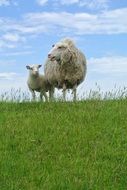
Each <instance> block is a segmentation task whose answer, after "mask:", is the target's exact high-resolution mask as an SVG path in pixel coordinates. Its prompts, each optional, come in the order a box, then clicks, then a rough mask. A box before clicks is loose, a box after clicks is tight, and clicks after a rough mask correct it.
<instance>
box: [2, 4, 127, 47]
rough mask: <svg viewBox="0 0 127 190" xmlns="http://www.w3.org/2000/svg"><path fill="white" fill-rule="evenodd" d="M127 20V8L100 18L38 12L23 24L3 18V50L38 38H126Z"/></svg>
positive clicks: (23, 20)
mask: <svg viewBox="0 0 127 190" xmlns="http://www.w3.org/2000/svg"><path fill="white" fill-rule="evenodd" d="M126 18H127V8H121V9H116V10H111V11H104V12H102V13H97V14H90V13H85V12H80V13H70V12H39V13H28V14H25V15H23V17H22V18H21V19H20V20H12V19H7V18H0V25H1V27H0V35H1V37H0V48H1V49H2V48H15V47H17V46H18V45H19V44H22V43H24V42H26V41H25V40H27V39H29V38H30V37H32V36H33V35H34V36H36V37H37V36H38V35H39V34H45V35H47V34H55V35H61V34H63V35H64V36H65V35H67V36H69V35H71V34H73V35H78V36H81V35H85V34H94V35H95V34H127V19H126ZM72 23H73V24H72Z"/></svg>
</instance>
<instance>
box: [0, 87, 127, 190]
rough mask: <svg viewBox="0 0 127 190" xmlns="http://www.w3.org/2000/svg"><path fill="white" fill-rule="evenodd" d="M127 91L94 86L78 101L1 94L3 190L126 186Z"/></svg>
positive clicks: (114, 188) (118, 189)
mask: <svg viewBox="0 0 127 190" xmlns="http://www.w3.org/2000/svg"><path fill="white" fill-rule="evenodd" d="M124 90H125V89H124ZM126 94H127V93H126V92H125V91H124V93H123V91H121V90H118V91H117V92H113V91H112V92H109V93H105V94H102V93H100V91H99V90H98V91H90V92H89V94H88V97H89V98H88V97H87V98H86V99H82V100H80V101H77V102H72V101H67V102H63V101H62V100H61V99H60V98H59V99H57V101H55V102H38V101H37V102H30V101H29V94H25V93H21V91H20V90H19V91H14V90H12V91H11V92H9V93H4V94H3V95H1V96H0V100H1V101H0V190H126V189H127V98H126V97H127V95H126ZM9 96H10V97H11V99H9ZM102 96H103V98H102Z"/></svg>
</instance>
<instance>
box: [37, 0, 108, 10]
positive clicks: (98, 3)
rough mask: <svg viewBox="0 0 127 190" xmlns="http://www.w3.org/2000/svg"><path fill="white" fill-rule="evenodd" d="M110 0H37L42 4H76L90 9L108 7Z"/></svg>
mask: <svg viewBox="0 0 127 190" xmlns="http://www.w3.org/2000/svg"><path fill="white" fill-rule="evenodd" d="M109 2H110V0H50V1H49V0H37V3H38V4H39V5H41V6H44V5H46V4H47V3H50V4H52V5H54V4H55V5H57V6H61V5H62V6H70V5H76V6H79V7H80V6H82V7H86V8H88V9H106V8H108V4H109Z"/></svg>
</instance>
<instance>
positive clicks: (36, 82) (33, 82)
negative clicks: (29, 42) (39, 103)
mask: <svg viewBox="0 0 127 190" xmlns="http://www.w3.org/2000/svg"><path fill="white" fill-rule="evenodd" d="M41 66H42V65H32V66H30V65H27V66H26V68H27V69H28V70H29V76H28V80H27V85H28V88H29V90H30V92H31V93H32V98H33V100H35V91H37V92H40V99H41V100H42V98H43V96H44V97H45V100H46V101H48V97H47V94H46V92H47V91H48V84H47V81H46V79H45V76H44V75H40V74H39V68H40V67H41Z"/></svg>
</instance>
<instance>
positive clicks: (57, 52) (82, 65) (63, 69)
mask: <svg viewBox="0 0 127 190" xmlns="http://www.w3.org/2000/svg"><path fill="white" fill-rule="evenodd" d="M52 47H53V48H52V49H51V51H50V52H49V54H48V58H47V60H46V63H45V67H44V73H45V76H46V80H47V81H48V82H49V84H50V85H51V86H52V91H51V92H50V98H51V97H52V96H53V92H54V87H56V88H58V89H63V98H64V100H65V99H66V90H67V89H72V92H73V95H74V97H73V100H76V90H77V86H78V85H79V84H81V82H83V81H84V78H85V76H86V70H87V67H86V58H85V56H84V54H83V53H82V52H81V51H80V50H79V49H78V48H77V47H76V46H75V44H74V42H73V41H72V40H71V39H63V40H61V41H60V42H58V43H56V44H55V45H53V46H52Z"/></svg>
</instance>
